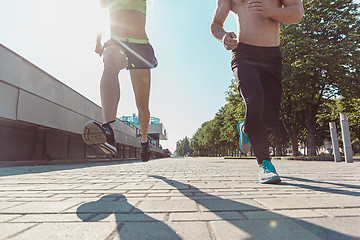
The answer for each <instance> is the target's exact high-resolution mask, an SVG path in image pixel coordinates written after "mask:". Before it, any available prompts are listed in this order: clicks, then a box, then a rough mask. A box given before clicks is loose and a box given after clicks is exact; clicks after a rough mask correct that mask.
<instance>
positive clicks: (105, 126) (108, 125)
mask: <svg viewBox="0 0 360 240" xmlns="http://www.w3.org/2000/svg"><path fill="white" fill-rule="evenodd" d="M102 127H103V129H104V130H105V133H106V134H109V135H111V130H110V124H108V123H106V124H103V125H102Z"/></svg>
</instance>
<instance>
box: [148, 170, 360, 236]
mask: <svg viewBox="0 0 360 240" xmlns="http://www.w3.org/2000/svg"><path fill="white" fill-rule="evenodd" d="M150 177H153V178H156V179H161V180H163V181H164V182H165V183H167V184H169V185H171V186H173V187H176V188H177V189H178V190H179V191H180V192H181V193H182V194H183V195H184V196H186V197H188V198H189V199H191V200H193V201H195V202H197V203H198V204H200V205H201V206H203V207H205V208H207V209H208V210H209V211H210V212H213V213H214V214H216V215H218V216H219V217H220V218H222V219H223V220H225V221H227V222H228V223H230V224H232V225H233V226H235V227H236V228H238V229H240V230H241V231H240V232H245V234H244V233H243V234H244V235H242V236H239V237H237V239H264V240H271V239H293V240H294V239H319V238H320V239H326V240H328V239H334V240H335V239H341V240H350V239H355V238H354V237H352V236H348V235H345V234H342V233H338V232H335V231H333V230H331V229H327V228H324V227H321V226H318V225H315V224H312V223H309V222H305V221H303V220H300V219H293V218H290V217H287V216H284V215H281V214H277V213H274V212H271V211H268V210H266V209H262V208H259V207H256V206H252V205H248V204H245V203H240V202H237V201H233V200H227V199H222V198H220V197H217V196H214V195H211V194H208V193H205V192H202V191H201V190H200V189H198V188H196V187H194V186H192V185H189V184H184V183H181V182H178V181H175V180H170V179H168V178H166V177H162V176H150ZM189 190H191V192H192V193H193V194H189ZM198 196H201V198H202V199H203V200H202V199H199V198H198ZM205 199H207V200H205ZM209 199H211V200H209ZM231 211H244V212H246V211H247V212H248V213H250V212H251V213H254V214H258V215H257V216H259V215H260V218H261V215H262V216H264V217H263V220H230V219H229V217H228V214H229V212H231ZM266 215H270V216H271V218H269V217H267V216H266ZM266 219H267V220H266ZM215 224H219V225H218V228H219V229H221V228H224V226H226V225H224V224H222V223H215ZM299 225H300V226H299ZM224 229H225V228H224ZM227 229H228V228H227ZM228 230H229V229H228ZM220 231H221V230H220ZM221 233H222V234H223V235H225V234H227V232H226V230H222V232H221ZM245 235H246V236H245Z"/></svg>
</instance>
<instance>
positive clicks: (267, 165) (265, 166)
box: [261, 160, 276, 173]
mask: <svg viewBox="0 0 360 240" xmlns="http://www.w3.org/2000/svg"><path fill="white" fill-rule="evenodd" d="M261 167H262V168H263V169H264V170H265V172H268V173H270V172H276V170H275V168H274V165H272V163H271V162H270V161H267V160H264V161H263V163H262V166H261Z"/></svg>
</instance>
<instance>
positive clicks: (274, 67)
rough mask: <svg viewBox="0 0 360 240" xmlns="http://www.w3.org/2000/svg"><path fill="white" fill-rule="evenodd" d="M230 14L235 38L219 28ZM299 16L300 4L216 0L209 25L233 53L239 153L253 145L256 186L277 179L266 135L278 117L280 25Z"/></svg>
mask: <svg viewBox="0 0 360 240" xmlns="http://www.w3.org/2000/svg"><path fill="white" fill-rule="evenodd" d="M230 11H231V12H232V13H233V14H234V16H235V18H236V20H237V23H238V30H239V32H238V34H237V35H236V34H235V33H234V32H226V31H225V30H224V27H223V24H224V22H225V19H226V18H227V16H228V14H229V12H230ZM302 17H303V6H302V3H301V0H246V1H245V0H217V7H216V10H215V14H214V18H213V21H212V23H211V33H212V35H213V36H214V37H215V38H216V39H217V40H219V41H220V42H222V43H223V44H224V47H225V48H226V49H227V50H232V61H231V67H232V70H233V72H234V75H235V79H236V82H237V86H238V90H239V93H240V94H241V96H242V97H243V99H244V101H245V104H246V116H245V122H244V123H239V125H238V129H239V133H240V149H241V151H242V152H243V153H244V154H247V153H248V152H249V151H250V147H251V146H252V148H253V150H254V154H255V156H256V158H257V161H258V164H259V166H260V171H259V181H260V182H261V183H277V182H280V181H281V179H280V177H279V175H278V174H277V173H276V170H275V168H274V166H273V164H272V163H271V159H270V154H269V146H268V134H267V128H270V127H272V126H274V124H275V122H276V121H277V120H278V118H279V116H278V115H279V110H280V103H281V94H282V87H281V72H282V55H281V51H280V48H279V45H280V35H279V23H283V24H295V23H299V22H300V21H301V19H302Z"/></svg>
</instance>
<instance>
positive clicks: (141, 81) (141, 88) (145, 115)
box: [130, 69, 151, 142]
mask: <svg viewBox="0 0 360 240" xmlns="http://www.w3.org/2000/svg"><path fill="white" fill-rule="evenodd" d="M130 76H131V81H132V85H133V89H134V93H135V100H136V106H137V108H138V111H139V122H140V129H141V141H142V142H146V141H147V133H148V129H149V122H150V111H149V97H150V82H151V81H150V69H132V70H131V71H130Z"/></svg>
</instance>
